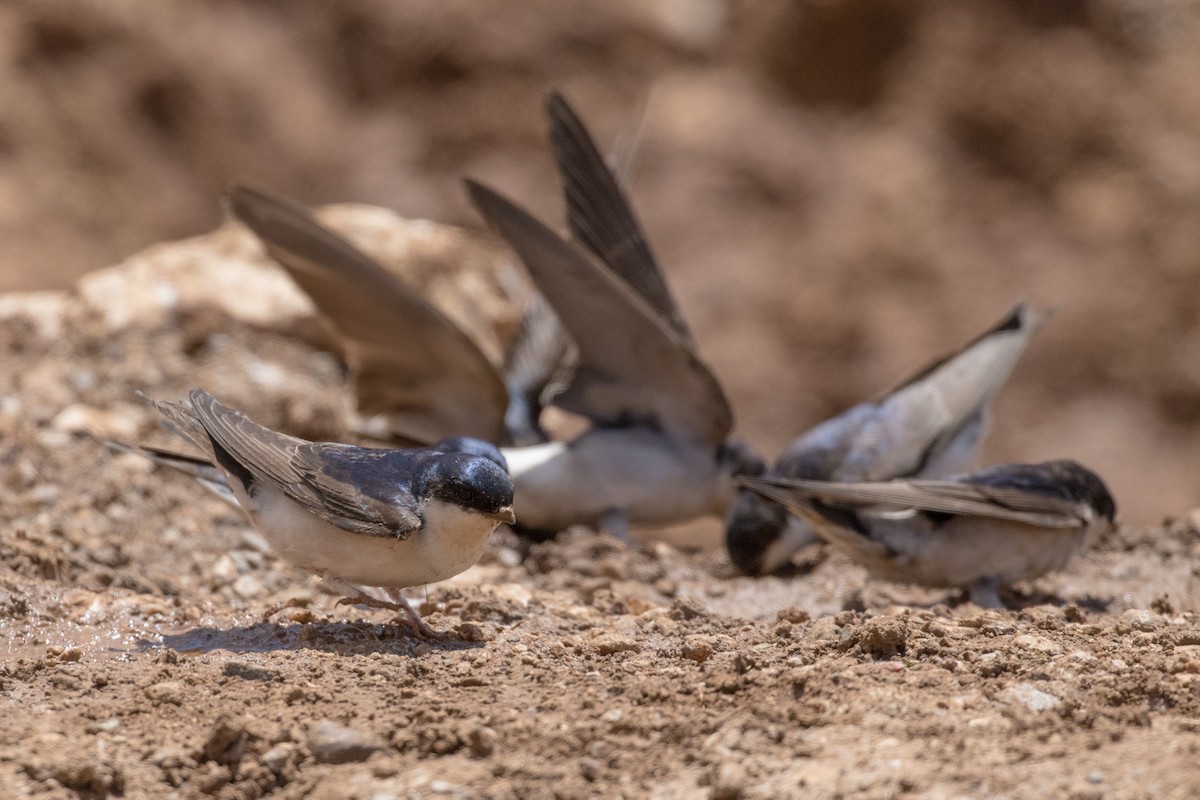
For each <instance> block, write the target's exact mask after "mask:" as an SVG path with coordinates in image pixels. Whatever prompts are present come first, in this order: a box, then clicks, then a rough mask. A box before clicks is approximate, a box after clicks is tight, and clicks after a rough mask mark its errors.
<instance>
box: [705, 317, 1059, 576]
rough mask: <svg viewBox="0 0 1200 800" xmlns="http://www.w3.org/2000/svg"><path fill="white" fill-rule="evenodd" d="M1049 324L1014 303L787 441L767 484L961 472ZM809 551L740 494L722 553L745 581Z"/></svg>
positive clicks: (778, 519) (774, 513) (764, 508)
mask: <svg viewBox="0 0 1200 800" xmlns="http://www.w3.org/2000/svg"><path fill="white" fill-rule="evenodd" d="M1047 317H1048V312H1047V313H1042V314H1037V313H1035V312H1033V311H1032V310H1031V309H1030V308H1029V306H1028V305H1026V304H1025V303H1017V304H1016V305H1015V306H1014V307H1013V308H1012V309H1011V310H1010V311H1009V312H1008V314H1006V315H1005V317H1004V318H1003V319H1002V320H1000V322H999V323H997V324H995V325H993V326H992V327H991V328H989V329H988V330H986V331H985V332H983V333H982V334H980V335H979V336H978V337H976V338H975V339H974V340H972V341H971V342H969V343H967V344H966V345H964V346H963V347H961V348H960V349H959V350H957V351H955V352H953V353H950V354H948V355H946V356H943V357H941V358H939V359H937V360H934V361H933V362H931V363H929V364H928V365H926V366H925V367H923V368H922V369H920V370H919V371H917V372H916V373H914V374H913V375H911V376H910V377H909V378H907V379H906V380H904V381H902V382H901V383H900V384H899V385H898V386H896V387H895V388H893V389H891V390H889V391H887V392H885V393H884V394H883V395H881V396H880V397H878V398H876V399H874V400H871V401H868V402H865V403H860V404H859V405H856V406H854V407H852V408H850V409H848V410H847V411H845V412H843V413H841V414H839V415H838V416H836V417H833V418H832V419H829V420H826V421H825V422H823V423H821V424H820V425H817V426H816V427H815V428H812V429H811V430H809V431H808V432H807V433H805V434H803V435H802V436H800V437H799V438H797V439H796V440H794V441H793V442H792V443H791V444H790V445H789V446H788V447H787V449H786V450H785V451H784V453H783V454H782V455H781V456H780V457H779V458H778V460H776V462H775V463H774V464H773V465H772V466H771V467H770V469H768V470H767V472H766V475H767V476H769V477H778V478H802V479H808V480H824V481H842V482H851V481H883V480H891V479H893V478H916V477H924V478H939V477H946V476H948V475H953V474H956V473H959V472H962V471H964V470H966V469H969V468H970V467H971V466H973V462H974V460H975V454H976V452H977V450H978V449H979V444H980V441H981V440H982V438H983V436H984V434H985V432H986V430H987V424H988V418H989V416H990V412H989V409H990V406H991V403H992V400H993V398H994V397H995V396H996V394H997V393H998V392H999V390H1000V388H1001V387H1002V386H1003V385H1004V383H1005V381H1007V380H1008V377H1009V375H1010V374H1011V373H1012V370H1013V367H1014V366H1015V364H1016V362H1017V360H1018V359H1019V358H1020V356H1021V354H1022V352H1024V350H1025V347H1026V345H1027V344H1028V343H1029V340H1030V338H1031V337H1032V336H1033V334H1034V332H1035V331H1037V330H1038V329H1039V328H1040V327H1041V325H1042V324H1043V323H1044V321H1045V320H1046V318H1047ZM815 541H819V539H818V537H817V536H816V534H815V533H814V532H813V531H812V530H810V528H809V526H808V524H807V522H806V520H805V519H803V518H799V517H796V516H793V515H789V514H788V513H787V512H786V511H785V510H784V508H783V506H782V505H780V504H779V503H776V502H774V501H773V500H771V499H769V498H767V497H764V496H763V495H761V494H759V493H755V492H750V491H743V492H741V493H740V494H739V495H738V497H737V499H736V501H735V502H734V504H733V506H732V508H731V509H730V511H729V514H728V516H727V517H726V520H725V549H726V552H727V553H728V555H729V558H730V561H732V562H733V564H734V565H735V566H736V567H737V568H738V569H740V570H741V571H742V572H744V573H746V574H749V575H767V574H770V573H773V572H776V571H778V570H779V569H780V568H781V567H783V566H784V565H786V564H787V563H789V562H790V560H791V557H792V555H793V554H794V553H795V552H796V551H797V550H799V549H800V548H802V547H804V546H805V545H808V544H810V543H812V542H815Z"/></svg>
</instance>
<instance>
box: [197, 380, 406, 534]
mask: <svg viewBox="0 0 1200 800" xmlns="http://www.w3.org/2000/svg"><path fill="white" fill-rule="evenodd" d="M188 399H189V400H190V401H191V405H192V409H191V412H190V413H191V416H192V417H193V418H194V419H195V421H196V424H198V425H200V426H202V427H203V429H204V431H205V432H206V434H207V436H208V438H209V441H210V450H211V451H212V452H213V454H214V461H215V462H216V463H217V464H218V465H219V466H220V467H221V468H223V469H224V470H225V471H226V472H228V473H229V474H230V475H231V476H232V477H233V478H235V479H237V480H238V481H240V482H241V483H242V484H243V486H245V487H246V490H247V492H248V493H250V494H251V495H252V496H253V494H254V493H255V491H254V486H255V484H258V483H266V484H268V485H269V486H271V487H272V488H274V489H276V490H278V491H280V492H282V493H283V494H285V495H286V496H287V497H288V498H289V499H291V500H293V501H295V502H296V503H298V504H299V505H301V506H302V507H303V508H304V509H305V510H306V511H309V512H310V513H312V514H315V515H316V516H318V517H320V518H322V519H324V520H326V521H327V522H329V523H330V524H331V525H335V526H336V527H338V528H341V529H343V530H347V531H351V532H352V533H365V534H369V535H372V536H385V537H391V538H399V539H403V538H406V537H407V536H408V535H409V534H411V533H412V532H413V531H415V530H417V529H418V528H420V526H421V520H420V518H419V517H418V516H417V515H416V513H415V512H414V511H413V510H412V505H413V503H414V499H413V497H412V495H411V493H409V492H408V491H407V485H406V486H405V487H404V488H400V487H395V488H393V489H392V490H391V491H387V492H384V491H374V492H370V493H367V492H364V491H362V489H361V488H360V487H359V486H358V485H357V482H355V481H351V480H349V478H351V477H352V476H353V470H348V469H347V468H346V462H347V461H354V460H357V459H361V460H362V461H364V462H365V461H377V460H379V459H381V458H383V457H386V456H387V455H388V454H389V451H384V450H368V449H366V448H361V447H351V446H350V445H335V444H314V443H312V442H306V441H304V440H303V439H296V438H294V437H292V436H286V435H284V434H282V433H278V432H276V431H273V430H271V429H269V428H264V427H263V426H261V425H259V424H257V423H255V422H253V421H251V420H250V419H249V418H247V417H246V416H245V415H243V414H241V413H239V412H237V411H234V410H233V409H230V408H226V407H225V406H223V405H221V404H220V403H218V402H217V400H216V399H215V398H214V397H213V396H212V395H210V394H208V393H207V392H205V391H203V390H201V389H193V390H192V391H191V392H190V393H189V395H188ZM177 408H178V407H177ZM184 412H185V413H187V410H186V409H184Z"/></svg>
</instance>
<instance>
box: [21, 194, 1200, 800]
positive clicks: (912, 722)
mask: <svg viewBox="0 0 1200 800" xmlns="http://www.w3.org/2000/svg"><path fill="white" fill-rule="evenodd" d="M330 220H331V221H333V220H337V221H339V224H342V225H343V226H345V227H346V229H347V230H352V231H357V232H358V235H359V236H360V238H362V239H363V240H364V241H367V242H370V243H371V244H372V246H373V247H374V249H375V251H376V252H379V253H381V254H386V253H388V252H407V253H410V254H411V253H413V252H416V251H418V250H419V249H420V248H419V247H418V246H417V245H414V244H413V243H412V242H411V241H410V242H409V243H408V245H406V246H401V245H400V242H401V241H404V237H403V236H392V237H390V238H389V236H387V235H385V232H386V231H387V230H388V229H389V226H393V227H394V226H396V225H397V224H399V225H400V227H401V228H403V227H404V226H403V224H402V223H397V222H396V221H395V220H394V218H391V217H389V216H388V215H382V216H381V215H379V214H377V213H376V212H364V211H362V210H361V209H360V210H356V209H346V210H342V211H340V212H338V213H336V214H334V215H332V216H331V217H330ZM348 223H350V224H348ZM419 227H420V229H421V230H426V229H427V227H428V226H419ZM430 241H434V242H442V244H440V245H438V246H439V247H444V246H445V244H444V237H443V238H438V235H436V234H435V235H432V236H431V237H430ZM454 260H455V262H456V263H458V264H460V265H461V264H463V263H465V262H464V261H463V260H462V259H458V258H455V259H454ZM416 262H417V265H416V268H414V266H413V262H412V260H411V259H409V260H408V261H407V262H406V263H407V268H406V272H407V274H408V275H409V277H410V278H414V279H416V280H417V281H418V282H420V278H419V276H420V274H421V269H420V268H419V267H420V266H421V265H422V264H423V263H424V265H425V266H428V265H429V263H431V262H422V261H421V259H420V258H418V259H416ZM493 263H495V262H494V261H488V260H482V261H480V262H479V263H477V264H476V265H475V266H474V267H473V268H471V269H467V268H463V269H462V271H461V272H460V273H459V274H458V275H457V276H456V278H455V281H454V284H453V286H457V287H475V289H473V290H471V291H477V292H482V293H483V295H485V296H490V295H492V294H493V293H494V292H496V286H498V285H499V284H500V283H501V281H493V280H490V279H489V278H488V276H489V275H492V274H493V273H491V272H489V271H488V270H489V269H490V268H489V266H488V265H490V264H493ZM439 276H441V277H444V272H443V271H442V270H438V269H431V270H429V271H428V277H429V279H430V280H433V279H435V278H438V277H439ZM232 286H240V287H241V291H240V292H234V291H230V287H232ZM165 287H170V291H167V290H166V288H165ZM426 288H427V290H428V291H429V293H430V294H431V295H443V293H441V292H438V291H435V287H434V286H433V285H431V284H427V285H426ZM206 293H207V294H206ZM213 297H216V298H220V301H219V302H215V301H212V298H213ZM205 298H208V299H205ZM4 300H5V301H6V302H0V319H2V320H3V322H2V326H0V345H2V346H3V350H4V358H5V363H6V365H7V367H8V369H6V370H5V372H4V376H3V378H2V379H0V433H2V435H3V439H2V442H3V444H2V449H0V498H2V500H3V502H2V504H0V515H2V518H0V525H2V530H3V531H4V536H3V537H2V538H0V637H2V638H0V653H3V656H4V657H3V660H2V662H0V716H2V718H3V719H4V720H5V725H4V726H3V727H2V728H0V796H2V797H6V798H7V797H27V796H36V797H63V798H70V797H87V798H102V797H109V796H123V797H130V798H133V797H137V798H141V797H148V798H149V797H172V796H177V797H221V798H256V797H262V796H271V797H281V798H282V797H296V798H299V797H312V798H341V797H356V798H386V797H427V796H453V797H514V798H515V797H522V798H524V797H588V796H592V797H615V796H624V797H663V798H674V797H679V798H683V797H696V796H702V797H703V796H708V797H716V798H737V797H763V798H766V797H787V796H811V797H848V796H854V797H859V796H861V797H899V796H926V797H995V796H1011V797H1074V798H1099V797H1118V798H1119V797H1130V798H1132V797H1193V796H1195V793H1196V792H1197V791H1200V769H1198V768H1197V760H1198V759H1200V618H1198V617H1197V613H1196V610H1197V609H1200V580H1198V579H1197V571H1198V570H1197V568H1196V566H1195V565H1197V564H1200V532H1198V531H1197V528H1196V525H1197V524H1200V515H1196V516H1195V517H1194V518H1186V519H1180V520H1177V521H1174V522H1172V523H1170V524H1169V525H1167V526H1166V527H1163V528H1150V529H1143V528H1138V527H1125V528H1124V529H1122V530H1121V531H1120V533H1119V534H1117V535H1114V536H1113V537H1111V538H1110V539H1108V540H1105V541H1101V542H1096V543H1094V546H1093V547H1091V548H1090V549H1089V550H1088V551H1087V552H1086V553H1085V554H1084V555H1082V556H1081V557H1079V558H1078V559H1077V560H1076V561H1075V562H1074V563H1073V564H1072V565H1071V566H1070V568H1069V569H1068V570H1067V571H1066V572H1064V573H1062V574H1059V575H1053V576H1048V577H1047V578H1045V579H1043V580H1042V581H1040V582H1038V583H1037V584H1034V585H1031V586H1023V587H1018V590H1017V591H1016V592H1015V593H1014V594H1013V595H1011V596H1010V597H1009V598H1008V599H1009V600H1010V601H1011V603H1012V605H1013V607H1014V609H1016V610H1013V611H1004V612H997V611H983V610H981V609H979V608H977V607H975V606H972V605H970V604H963V603H962V602H960V598H958V597H957V596H955V595H953V594H947V593H945V592H941V593H930V592H916V591H914V590H913V589H911V588H910V587H903V586H891V585H884V584H879V583H871V582H868V581H867V580H866V578H865V575H864V573H863V571H862V570H861V569H859V568H858V567H856V566H854V565H852V564H850V563H848V562H847V561H845V560H844V559H842V558H840V557H838V556H837V555H834V554H830V553H828V552H826V551H825V550H823V549H821V548H813V549H811V550H810V551H807V552H803V553H802V554H800V556H799V558H798V559H797V564H796V567H795V569H794V570H793V571H792V573H791V574H789V575H787V576H781V577H770V578H765V579H751V578H745V577H739V576H736V575H735V574H734V571H733V570H732V568H731V566H730V565H729V564H728V562H727V561H726V559H725V557H724V555H723V553H722V552H721V551H720V550H719V549H711V548H697V547H685V546H677V545H671V544H667V543H664V542H661V541H654V540H647V541H646V543H645V544H643V545H642V546H640V547H638V548H633V549H630V548H628V547H626V546H625V545H623V544H621V543H619V542H617V541H615V540H613V539H610V538H608V537H605V536H600V535H598V534H595V533H592V532H589V531H584V530H579V531H572V532H570V533H568V534H566V535H565V536H564V537H562V538H561V539H560V540H559V541H556V542H551V543H546V544H541V545H536V546H533V547H528V546H523V545H522V544H521V543H520V542H519V541H518V540H517V539H516V538H515V537H514V536H512V535H511V534H510V533H507V532H501V533H498V534H497V535H496V536H495V537H494V538H493V540H492V542H491V545H490V547H489V550H488V551H487V553H486V554H485V556H484V558H483V560H482V561H481V563H480V564H479V565H478V566H476V567H475V568H473V569H471V570H469V571H468V572H466V573H464V574H463V575H461V576H459V577H457V578H455V579H453V580H451V581H449V582H446V583H444V584H440V585H437V586H434V587H431V588H429V589H428V591H427V592H426V593H425V594H424V596H423V598H422V594H421V591H420V590H416V591H414V592H413V594H414V599H416V600H418V601H421V600H422V599H423V604H422V611H423V613H424V614H425V615H426V617H427V619H428V620H429V621H430V622H431V623H432V624H433V625H435V626H436V627H439V628H441V629H443V630H448V631H452V632H453V634H454V635H453V640H452V641H451V642H449V643H429V642H419V641H417V640H415V639H412V638H409V637H408V636H407V635H406V634H405V633H404V631H403V629H402V628H400V627H399V626H397V625H395V624H393V623H392V621H391V620H390V619H389V617H388V615H387V614H386V613H384V612H375V611H369V610H363V609H359V608H346V607H337V606H336V605H335V603H336V601H337V598H336V597H334V596H331V595H328V594H326V593H324V592H323V591H321V590H320V589H319V588H317V587H316V586H315V585H314V583H313V581H312V580H311V579H308V578H306V577H305V576H303V575H301V574H298V573H297V572H295V571H294V570H292V569H291V568H289V567H288V566H287V565H286V564H284V563H282V562H280V561H278V560H276V559H275V558H274V557H272V555H271V553H270V551H269V548H268V547H267V546H266V543H265V542H264V541H263V540H262V538H261V537H260V536H259V535H257V534H256V533H255V532H254V531H253V529H251V528H250V527H249V526H248V525H247V523H246V522H245V521H244V519H243V518H241V516H240V515H239V513H238V512H236V511H234V510H233V509H231V508H229V507H227V506H225V505H224V504H223V503H222V502H221V501H220V500H218V499H217V498H215V497H213V496H210V495H208V494H207V493H206V492H205V491H204V490H203V489H202V488H201V487H200V486H199V485H197V484H195V483H194V482H193V481H191V480H190V479H189V478H186V477H185V476H181V475H177V474H174V473H169V471H167V474H164V471H162V470H155V469H154V468H152V467H151V465H150V464H149V463H148V462H146V461H145V460H144V459H142V458H141V457H139V456H137V455H133V454H121V453H116V452H113V451H111V450H109V449H107V448H106V447H105V446H104V445H103V444H102V441H101V440H103V439H105V438H117V439H124V440H138V441H152V442H153V441H161V442H163V443H169V437H168V436H167V435H166V434H165V433H164V432H163V431H161V430H159V429H158V428H157V426H156V422H155V420H154V419H153V416H152V414H151V413H150V412H149V411H148V410H147V409H145V408H144V407H142V406H141V405H139V404H138V403H137V402H136V401H135V399H134V397H133V392H134V390H135V389H142V388H147V387H154V388H153V390H152V391H154V393H155V394H158V395H160V396H164V397H173V396H176V395H178V394H179V393H180V392H182V391H183V390H184V389H185V388H187V387H188V386H194V385H196V386H206V387H208V388H209V389H210V390H212V391H213V392H215V393H216V394H217V395H218V396H220V397H221V398H222V399H223V400H225V401H226V402H229V403H231V404H233V405H235V406H238V407H242V408H245V409H246V410H247V411H248V412H249V413H251V415H252V416H254V417H256V418H258V419H259V420H260V421H262V422H264V423H265V424H269V425H272V426H277V427H281V428H284V429H286V430H289V431H292V432H295V433H297V434H300V435H304V436H308V437H311V438H339V439H345V438H346V436H347V433H346V430H345V428H346V422H345V413H346V409H347V406H348V403H347V402H346V400H347V398H346V396H345V394H344V392H342V391H341V390H340V387H341V386H342V382H343V378H344V374H343V367H342V365H341V362H340V361H339V360H338V359H337V358H336V357H335V356H334V355H333V354H331V353H330V352H329V351H328V349H327V344H328V343H327V341H325V340H322V338H321V336H320V335H319V334H318V333H317V332H316V331H317V328H316V326H315V325H314V324H313V321H312V320H311V318H309V317H307V316H306V314H307V312H306V310H305V308H304V305H303V301H302V299H301V297H300V295H299V294H298V293H297V292H296V291H295V290H294V289H293V288H291V287H290V284H289V283H288V281H287V279H286V277H285V276H284V275H283V274H282V272H281V271H279V270H277V269H273V268H272V267H270V266H269V265H267V264H266V262H265V261H264V260H263V259H262V258H261V256H259V255H257V254H256V253H255V252H254V249H253V245H252V243H251V239H250V237H249V236H248V235H247V234H246V233H245V232H243V231H240V230H236V229H234V228H232V227H227V228H225V229H223V230H221V231H218V232H217V233H215V234H213V235H211V236H208V237H204V238H201V239H197V240H193V241H188V242H183V243H180V244H176V245H166V246H162V247H158V248H155V249H154V250H151V251H149V252H147V253H146V254H144V255H142V256H139V257H138V258H136V259H133V260H131V261H129V262H128V263H126V264H124V265H121V266H119V267H116V268H113V269H111V270H108V271H105V272H102V273H97V274H94V275H90V276H88V277H87V278H86V279H85V280H84V281H83V282H82V283H81V284H80V286H79V288H78V289H77V290H74V291H72V292H68V293H42V294H32V295H8V296H7V297H6V298H4ZM443 302H447V305H445V308H446V309H447V310H448V311H452V310H453V309H454V308H456V307H457V308H458V309H459V312H460V313H461V310H462V309H463V308H466V307H474V308H480V306H479V305H472V296H471V293H470V292H469V291H458V292H457V293H455V292H449V293H445V294H444V295H443ZM271 305H273V306H274V310H273V311H271V312H270V313H265V312H264V309H266V307H268V306H271ZM512 311H513V308H512V306H511V305H505V304H503V303H496V304H494V305H493V306H491V312H490V313H489V312H487V311H484V312H481V313H480V314H477V315H476V316H477V318H484V319H490V320H491V322H492V324H493V325H494V330H493V331H492V332H493V334H496V332H497V331H502V330H504V329H505V328H506V327H507V328H511V325H508V326H506V325H505V323H504V319H505V314H506V313H511V312H512ZM251 319H256V320H257V321H248V320H251ZM717 532H718V526H717V523H716V522H715V521H712V520H709V521H706V522H702V523H698V524H697V525H694V526H690V527H688V528H682V529H679V530H676V531H674V535H673V541H675V542H677V543H678V542H681V541H682V542H688V541H691V542H704V541H711V540H712V538H713V537H714V536H715V535H716V534H717ZM289 600H295V601H299V602H300V603H301V604H302V605H301V607H300V608H296V609H291V610H287V611H284V612H282V613H281V614H280V615H279V616H277V617H275V618H274V619H272V620H269V621H268V620H265V619H264V618H263V614H264V611H265V610H266V609H268V608H269V607H271V606H273V605H275V604H277V603H281V602H284V601H289Z"/></svg>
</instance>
